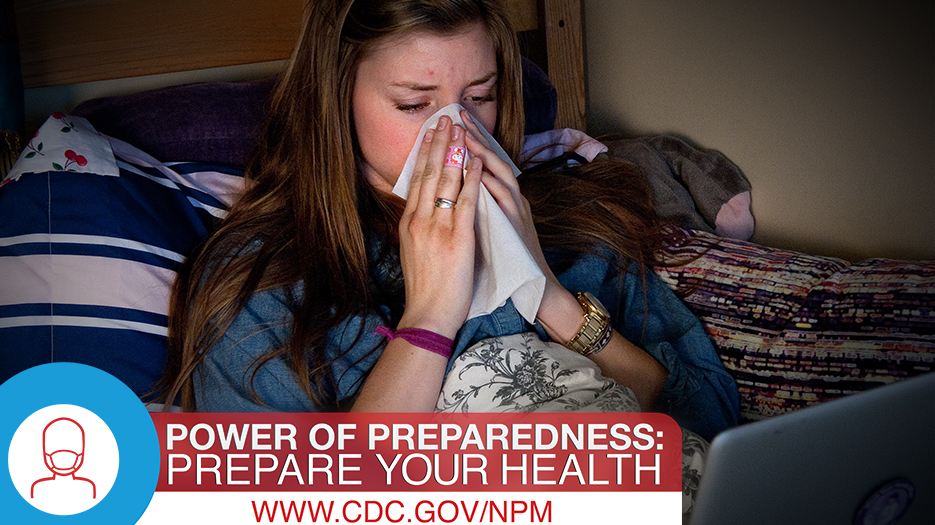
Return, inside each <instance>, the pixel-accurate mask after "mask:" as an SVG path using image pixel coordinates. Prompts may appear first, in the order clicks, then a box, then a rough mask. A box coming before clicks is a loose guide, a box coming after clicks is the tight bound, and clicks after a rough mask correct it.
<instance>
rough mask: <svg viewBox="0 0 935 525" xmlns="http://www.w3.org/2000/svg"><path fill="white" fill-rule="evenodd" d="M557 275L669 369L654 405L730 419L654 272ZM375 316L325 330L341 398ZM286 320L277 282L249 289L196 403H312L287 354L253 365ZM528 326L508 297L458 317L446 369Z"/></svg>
mask: <svg viewBox="0 0 935 525" xmlns="http://www.w3.org/2000/svg"><path fill="white" fill-rule="evenodd" d="M634 266H635V265H634ZM558 279H559V281H560V282H561V284H562V285H563V286H564V287H565V288H566V289H567V290H569V291H572V292H579V291H581V292H583V291H588V292H591V293H592V294H594V295H595V296H597V298H598V299H599V300H600V301H601V302H602V303H603V304H604V306H605V307H607V309H608V311H609V312H610V314H611V319H612V322H613V325H614V328H615V329H616V330H617V331H618V332H619V333H620V334H621V335H623V336H624V337H625V338H626V339H627V340H629V341H630V342H632V343H634V344H636V345H637V346H638V347H640V348H642V349H643V350H645V351H646V352H648V353H649V354H650V355H652V356H653V357H655V358H656V359H657V360H658V361H659V362H660V363H662V364H663V365H664V366H665V367H666V369H668V371H669V374H668V377H667V378H666V381H665V385H664V387H663V391H662V394H661V396H660V397H659V400H658V402H657V406H656V407H654V410H656V411H659V412H663V413H666V414H668V415H670V416H672V417H673V418H674V419H675V420H676V421H677V422H678V423H679V424H680V425H681V426H683V427H685V428H688V429H689V430H693V431H695V432H696V433H698V434H700V435H701V436H703V437H705V438H706V439H711V438H712V437H713V436H714V434H716V433H717V432H719V431H721V430H723V429H725V428H727V427H730V426H733V425H735V424H736V423H737V417H738V412H739V400H738V399H739V398H738V393H737V386H736V384H735V383H734V380H733V379H732V378H731V376H730V375H728V373H727V371H726V370H725V369H724V367H723V365H722V364H721V361H720V359H719V358H718V356H717V354H716V353H715V351H714V347H713V345H712V344H711V341H710V340H709V339H708V337H707V336H706V335H705V333H704V330H703V329H702V326H701V322H700V321H699V320H698V318H696V317H695V316H694V315H693V314H692V313H691V311H689V310H688V308H687V307H686V306H685V305H684V304H683V303H682V302H681V301H680V300H679V299H678V297H676V295H675V294H674V293H673V292H672V290H671V289H670V288H669V287H668V286H667V285H666V284H665V283H663V282H662V281H661V280H660V279H659V278H658V277H656V275H655V274H654V273H653V272H652V271H647V272H646V273H645V275H639V274H638V273H637V272H635V271H633V272H619V271H618V270H617V269H616V267H615V266H613V265H611V264H609V263H608V262H607V261H605V260H604V259H603V258H601V257H597V256H593V255H584V256H581V257H579V258H578V259H577V260H576V261H575V262H574V263H573V264H572V265H571V266H570V267H569V268H568V269H567V270H565V271H563V272H562V273H561V274H560V275H558ZM644 290H645V292H644ZM388 312H389V309H388V308H384V313H385V314H388ZM396 321H398V319H395V320H394V322H396ZM381 322H382V321H381V319H380V317H379V316H378V315H376V314H372V315H366V316H355V317H351V318H348V319H346V320H345V321H344V322H342V323H340V324H339V325H337V326H335V327H334V328H332V329H331V330H330V332H329V334H328V340H327V347H326V353H327V357H328V359H334V362H333V363H332V365H331V367H332V371H333V374H334V377H335V379H336V384H337V391H338V392H337V394H338V396H337V397H338V399H339V400H340V401H342V402H345V403H350V402H352V401H353V399H354V397H356V395H357V393H358V392H359V389H360V386H361V385H362V383H363V380H364V378H365V377H366V374H367V373H368V372H369V371H370V369H371V368H372V367H373V366H374V364H376V361H377V359H378V358H379V357H380V353H381V352H382V349H383V347H384V345H383V344H382V343H383V337H382V336H380V335H377V334H376V333H374V330H375V329H376V327H377V326H378V325H379V324H380V323H381ZM290 323H291V313H290V310H289V308H288V306H287V303H286V294H285V293H284V291H283V290H271V291H265V292H259V293H256V294H254V295H253V297H251V299H250V300H249V301H248V302H247V305H246V306H245V308H244V309H243V310H242V311H241V313H240V315H239V316H238V317H237V318H236V319H235V321H234V322H233V324H232V325H231V326H230V328H229V329H228V330H227V332H226V333H225V334H224V335H223V337H222V338H221V340H220V341H219V342H218V343H217V344H216V345H215V346H214V347H212V348H211V350H210V352H209V353H208V355H207V356H206V358H205V360H204V361H203V363H202V364H201V365H199V367H198V369H197V370H196V372H195V374H194V375H193V380H194V385H195V396H196V404H197V407H198V410H199V411H202V412H265V411H281V412H309V411H316V410H317V408H316V407H315V405H314V404H313V403H312V402H311V401H310V400H309V399H308V397H307V396H306V395H305V393H304V391H303V389H302V388H301V387H300V386H299V384H298V383H297V380H296V377H295V375H294V374H293V373H292V371H291V370H290V369H289V366H288V364H287V362H286V360H285V359H283V358H276V359H273V360H271V361H268V362H267V363H266V364H264V365H263V366H262V367H260V368H259V370H256V364H255V363H256V360H257V359H258V358H259V357H260V356H262V355H263V354H265V353H266V352H267V351H269V350H271V349H273V348H275V347H277V346H280V345H282V344H284V343H285V342H286V340H287V338H288V336H289V333H290ZM531 331H535V332H537V333H538V334H539V335H540V337H542V338H543V339H547V336H546V334H545V331H544V329H543V328H542V327H541V326H539V325H538V323H537V325H535V326H533V325H530V324H528V323H527V322H526V321H525V320H524V319H523V317H522V316H521V315H520V314H519V313H518V312H517V311H516V308H515V307H514V306H513V303H512V302H511V301H509V300H508V301H507V302H506V304H504V305H502V306H500V307H499V308H498V309H497V310H495V311H494V312H492V313H490V314H488V315H484V316H481V317H476V318H474V319H470V320H468V321H467V322H465V324H464V325H463V326H462V327H461V329H460V331H459V332H458V334H457V336H456V339H455V348H454V354H453V355H452V357H451V360H450V361H449V365H448V366H449V369H450V368H451V365H452V363H453V362H454V359H455V358H457V357H458V355H459V354H460V353H461V352H463V351H464V350H465V349H466V348H468V347H470V346H471V345H473V344H475V343H477V342H478V341H480V340H481V339H485V338H489V337H497V336H504V335H511V334H516V333H521V332H531ZM358 334H360V337H358ZM374 349H376V350H374ZM254 373H255V375H254Z"/></svg>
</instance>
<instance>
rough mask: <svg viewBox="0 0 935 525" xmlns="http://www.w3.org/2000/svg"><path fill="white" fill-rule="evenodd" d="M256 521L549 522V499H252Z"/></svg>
mask: <svg viewBox="0 0 935 525" xmlns="http://www.w3.org/2000/svg"><path fill="white" fill-rule="evenodd" d="M251 503H252V504H253V514H254V517H255V518H256V521H257V523H267V522H268V523H339V522H344V523H401V522H406V523H412V522H415V523H454V522H456V521H457V522H460V523H481V522H484V523H517V522H525V523H551V522H552V501H550V500H546V501H538V502H537V501H535V500H530V501H525V500H500V501H494V500H443V501H441V502H435V501H431V500H422V501H419V502H418V503H416V504H415V506H414V507H411V508H409V509H407V508H406V506H405V505H404V504H403V503H402V502H401V501H399V500H391V501H387V502H384V501H375V500H364V501H361V500H353V499H352V500H347V501H344V502H340V501H339V502H338V504H337V506H336V505H335V501H334V500H329V501H313V500H304V501H296V500H288V501H283V500H263V501H251Z"/></svg>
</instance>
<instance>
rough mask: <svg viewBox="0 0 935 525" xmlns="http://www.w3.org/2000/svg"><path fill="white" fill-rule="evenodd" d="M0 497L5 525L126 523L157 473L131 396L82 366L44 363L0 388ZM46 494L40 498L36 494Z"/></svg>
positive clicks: (155, 451)
mask: <svg viewBox="0 0 935 525" xmlns="http://www.w3.org/2000/svg"><path fill="white" fill-rule="evenodd" d="M0 396H2V397H0V398H2V399H6V400H7V402H5V403H3V405H2V408H0V412H2V417H0V444H2V446H3V448H2V450H4V451H6V452H7V454H5V455H4V456H5V459H7V461H4V462H3V464H4V465H5V468H2V469H0V495H2V497H0V500H2V501H3V502H4V513H5V519H9V520H10V523H34V524H37V525H38V524H46V523H48V524H95V525H97V524H100V523H115V524H123V523H127V524H132V523H136V521H137V520H139V518H140V516H142V515H143V512H145V511H146V508H147V507H148V506H149V502H150V501H151V500H152V497H153V493H154V491H155V488H156V482H157V481H158V477H159V459H160V457H159V456H160V449H159V438H158V437H157V435H156V429H155V427H154V426H153V421H152V418H151V417H150V415H149V412H147V411H146V407H145V406H144V405H143V403H142V402H141V401H140V400H139V398H138V397H137V396H136V394H134V393H133V391H132V390H130V388H129V387H127V386H126V385H125V384H123V383H122V382H121V381H120V380H118V379H117V378H115V377H114V376H112V375H110V374H108V373H107V372H104V371H102V370H99V369H97V368H94V367H90V366H87V365H81V364H77V363H50V364H44V365H40V366H37V367H34V368H30V369H28V370H25V371H23V372H21V373H19V374H17V375H15V376H13V377H12V378H10V379H9V380H7V381H6V382H5V383H3V384H2V385H0ZM43 498H45V499H43Z"/></svg>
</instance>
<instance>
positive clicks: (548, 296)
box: [461, 111, 581, 342]
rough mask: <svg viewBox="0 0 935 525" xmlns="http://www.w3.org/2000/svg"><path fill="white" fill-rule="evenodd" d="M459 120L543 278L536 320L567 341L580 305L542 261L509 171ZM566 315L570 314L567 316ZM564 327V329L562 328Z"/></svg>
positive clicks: (466, 116)
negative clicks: (543, 285)
mask: <svg viewBox="0 0 935 525" xmlns="http://www.w3.org/2000/svg"><path fill="white" fill-rule="evenodd" d="M461 120H463V121H464V125H465V128H466V129H467V130H468V133H467V134H466V135H465V145H466V146H467V148H468V150H469V151H470V152H471V153H472V154H473V155H475V156H477V157H479V158H480V159H481V160H482V161H483V166H484V171H483V173H482V174H481V183H482V184H483V185H484V187H486V188H487V191H489V192H490V195H491V196H493V198H494V200H495V201H496V202H497V205H498V206H500V209H501V210H503V213H504V214H505V215H506V217H507V219H508V220H509V221H510V224H511V225H512V226H513V229H515V230H516V233H518V234H519V236H520V238H521V239H522V240H523V244H525V245H526V249H527V250H529V253H530V254H532V256H533V258H534V259H535V261H536V264H538V266H539V269H540V270H542V273H543V275H545V292H544V293H543V296H542V302H541V303H540V304H539V311H538V313H537V315H536V317H537V318H538V319H539V320H540V321H541V322H542V324H543V325H544V326H545V327H546V330H547V331H548V332H550V335H551V336H552V338H553V339H556V340H558V341H562V342H564V341H567V340H569V339H570V338H571V337H572V336H574V334H575V333H576V332H577V330H578V325H577V324H576V323H578V321H577V319H578V318H579V317H580V315H581V306H580V305H579V304H578V301H577V300H576V299H575V297H574V296H573V295H572V294H571V293H570V292H569V291H568V290H566V289H565V288H564V287H563V286H562V285H561V283H559V282H558V278H557V277H555V273H554V272H552V269H551V268H549V264H548V263H547V262H546V260H545V255H543V253H542V246H541V245H540V244H539V235H538V234H537V233H536V227H535V224H534V222H533V218H532V209H531V208H530V206H529V201H528V200H526V197H524V196H523V194H522V193H521V192H520V189H519V181H517V180H516V177H515V176H514V175H513V168H512V167H511V166H510V165H509V164H508V163H506V162H504V161H503V159H501V158H500V157H499V156H498V155H497V154H496V153H494V152H493V150H491V149H490V148H489V147H488V145H487V143H486V141H484V140H483V138H481V137H483V135H481V133H480V130H478V129H477V125H476V124H475V123H474V120H473V119H472V118H471V115H470V113H468V112H467V111H462V112H461ZM568 314H572V315H571V316H570V317H569V315H568ZM569 320H570V322H569ZM565 324H567V325H568V327H565V326H563V325H565ZM578 324H580V323H578ZM572 325H574V326H572ZM569 331H570V334H569V333H568V332H569Z"/></svg>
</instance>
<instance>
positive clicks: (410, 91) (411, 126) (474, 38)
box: [351, 24, 497, 193]
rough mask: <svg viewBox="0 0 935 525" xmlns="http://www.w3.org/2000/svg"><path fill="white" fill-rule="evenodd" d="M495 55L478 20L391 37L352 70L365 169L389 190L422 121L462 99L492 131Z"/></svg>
mask: <svg viewBox="0 0 935 525" xmlns="http://www.w3.org/2000/svg"><path fill="white" fill-rule="evenodd" d="M496 97H497V60H496V56H495V53H494V46H493V42H492V41H491V39H490V37H489V36H488V35H487V32H486V30H485V29H484V27H483V26H482V25H481V24H475V25H473V26H471V27H470V28H469V29H468V30H467V31H465V32H462V33H458V34H455V35H446V36H442V35H437V34H435V33H428V32H418V33H410V34H405V35H400V36H393V37H388V38H387V39H386V40H384V41H383V42H381V43H379V44H378V45H377V46H376V48H375V49H374V50H373V51H372V52H371V53H370V54H369V55H368V56H367V57H366V58H364V59H363V60H362V61H361V62H360V64H359V66H358V69H357V78H356V81H355V83H354V92H353V94H352V98H351V108H352V111H353V118H354V126H355V128H356V131H357V141H358V143H359V145H360V150H361V154H362V155H363V166H362V169H363V173H364V176H365V177H366V178H367V180H368V181H369V182H370V184H372V185H373V186H374V187H376V188H377V189H378V190H381V191H385V192H387V193H388V192H391V191H392V188H393V186H394V185H395V184H396V179H397V178H399V172H400V171H402V169H403V165H404V164H405V163H406V157H408V156H409V151H410V150H411V149H412V146H413V144H414V143H415V141H416V138H417V137H418V134H419V130H420V129H421V128H422V124H423V123H425V121H426V119H428V118H429V117H430V116H432V114H434V113H435V112H436V111H438V110H439V109H441V108H443V107H445V106H447V105H449V104H452V103H455V102H459V103H460V104H461V105H462V106H464V107H465V108H466V109H467V110H468V111H470V112H471V114H472V115H473V116H474V118H475V119H477V121H478V122H480V123H481V124H483V125H484V127H485V128H486V129H487V130H488V131H491V132H492V131H493V129H494V126H495V125H496V123H497V101H496Z"/></svg>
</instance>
